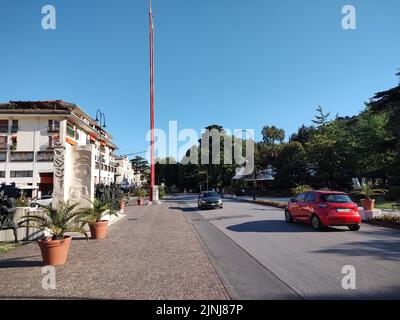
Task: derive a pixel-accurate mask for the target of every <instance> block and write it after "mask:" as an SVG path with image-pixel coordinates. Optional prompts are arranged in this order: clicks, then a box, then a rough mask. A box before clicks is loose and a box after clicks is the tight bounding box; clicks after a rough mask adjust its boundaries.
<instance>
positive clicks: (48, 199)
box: [30, 195, 53, 208]
mask: <svg viewBox="0 0 400 320" xmlns="http://www.w3.org/2000/svg"><path fill="white" fill-rule="evenodd" d="M52 201H53V196H52V195H44V196H42V197H41V198H39V199H35V200H33V201H32V202H31V204H30V206H31V208H35V207H38V206H50V205H51V203H52Z"/></svg>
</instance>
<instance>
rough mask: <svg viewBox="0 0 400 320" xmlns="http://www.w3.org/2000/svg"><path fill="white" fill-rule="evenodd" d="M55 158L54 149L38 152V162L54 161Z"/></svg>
mask: <svg viewBox="0 0 400 320" xmlns="http://www.w3.org/2000/svg"><path fill="white" fill-rule="evenodd" d="M53 160H54V152H53V151H39V152H38V153H37V161H38V162H52V161H53Z"/></svg>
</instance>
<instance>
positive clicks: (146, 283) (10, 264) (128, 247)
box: [0, 202, 228, 299]
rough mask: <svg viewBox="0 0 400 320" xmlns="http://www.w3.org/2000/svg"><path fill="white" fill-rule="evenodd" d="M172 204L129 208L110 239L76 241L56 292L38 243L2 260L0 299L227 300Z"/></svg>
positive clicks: (59, 275)
mask: <svg viewBox="0 0 400 320" xmlns="http://www.w3.org/2000/svg"><path fill="white" fill-rule="evenodd" d="M173 208H174V207H173V206H172V208H171V203H168V202H163V204H161V205H157V206H142V207H139V206H133V205H132V206H129V205H128V206H127V207H126V209H125V213H126V216H125V217H124V218H123V219H121V220H120V221H118V222H116V223H115V224H113V225H111V226H110V227H109V234H108V239H105V240H97V241H96V240H89V241H86V240H84V239H79V238H78V239H74V240H73V241H72V244H71V248H70V252H69V256H68V261H67V263H66V264H65V265H63V266H58V267H56V283H57V287H56V289H54V290H52V289H48V290H45V289H43V288H42V285H41V283H42V279H43V276H44V275H43V274H42V273H41V267H42V262H41V255H40V250H39V247H38V245H37V244H36V243H30V244H27V245H24V246H22V247H20V248H18V249H15V250H14V251H12V252H10V253H7V254H3V255H1V256H0V298H1V299H7V298H33V299H36V298H72V299H75V298H76V299H81V298H83V299H85V298H87V299H227V298H228V295H227V293H226V291H225V289H224V287H223V285H222V283H221V282H220V280H219V278H218V277H217V275H216V273H215V271H214V270H213V268H212V266H211V264H210V263H209V261H208V259H207V256H206V255H205V253H204V252H203V249H202V247H201V245H200V243H199V242H198V239H197V237H196V235H195V234H194V232H193V230H192V228H191V226H190V225H189V224H188V222H187V221H186V219H185V218H184V216H183V213H182V211H180V210H178V209H173Z"/></svg>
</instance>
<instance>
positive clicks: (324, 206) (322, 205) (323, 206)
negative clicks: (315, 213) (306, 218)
mask: <svg viewBox="0 0 400 320" xmlns="http://www.w3.org/2000/svg"><path fill="white" fill-rule="evenodd" d="M318 207H320V208H323V209H325V208H328V207H329V206H328V204H327V203H325V202H320V203H319V204H318Z"/></svg>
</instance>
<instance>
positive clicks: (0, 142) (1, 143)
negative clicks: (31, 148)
mask: <svg viewBox="0 0 400 320" xmlns="http://www.w3.org/2000/svg"><path fill="white" fill-rule="evenodd" d="M0 149H2V150H5V149H7V136H0Z"/></svg>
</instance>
